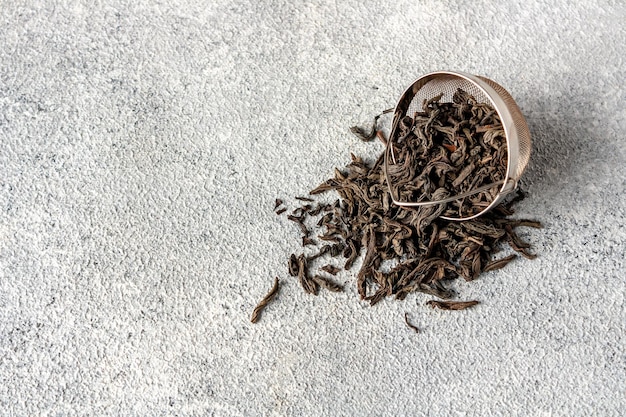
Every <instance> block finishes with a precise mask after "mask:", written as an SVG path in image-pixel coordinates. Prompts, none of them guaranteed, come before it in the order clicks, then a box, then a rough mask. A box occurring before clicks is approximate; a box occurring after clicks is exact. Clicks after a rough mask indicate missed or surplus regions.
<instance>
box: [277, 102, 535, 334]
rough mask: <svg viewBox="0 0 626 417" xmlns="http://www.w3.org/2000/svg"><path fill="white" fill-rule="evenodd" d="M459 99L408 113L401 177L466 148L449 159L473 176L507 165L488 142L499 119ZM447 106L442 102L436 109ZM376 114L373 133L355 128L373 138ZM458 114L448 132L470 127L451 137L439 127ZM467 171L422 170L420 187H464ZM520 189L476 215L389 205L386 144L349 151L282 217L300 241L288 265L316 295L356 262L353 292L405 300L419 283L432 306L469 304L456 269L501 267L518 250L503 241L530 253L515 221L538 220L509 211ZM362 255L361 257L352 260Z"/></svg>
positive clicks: (438, 190) (471, 273)
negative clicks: (368, 151)
mask: <svg viewBox="0 0 626 417" xmlns="http://www.w3.org/2000/svg"><path fill="white" fill-rule="evenodd" d="M455 101H458V102H457V103H452V104H449V103H448V104H446V105H445V106H442V105H441V104H440V103H438V102H437V100H431V101H429V102H425V103H424V114H417V115H416V116H415V118H410V119H411V121H409V120H406V125H407V126H408V127H407V131H406V132H405V134H404V137H403V139H402V141H400V144H399V146H398V149H397V154H398V155H399V157H398V160H399V161H402V162H401V163H402V164H403V165H404V166H405V168H406V169H405V170H404V171H403V172H404V173H405V174H404V175H405V176H406V177H407V178H409V180H407V182H410V181H411V180H412V181H414V180H415V178H417V177H420V175H421V173H420V172H417V173H416V170H418V169H421V170H422V171H424V170H428V172H429V173H431V171H434V170H432V169H431V168H430V167H429V164H430V162H432V160H433V158H438V159H437V161H438V162H440V163H445V164H447V165H450V166H454V164H455V163H454V162H453V158H454V155H455V153H457V152H459V150H461V151H462V152H464V153H467V155H465V156H463V155H461V156H458V157H457V158H456V159H455V160H456V161H465V162H462V163H463V164H468V163H469V164H470V165H472V166H473V167H472V170H471V172H470V174H472V175H474V178H476V175H478V177H479V178H481V175H480V173H481V172H485V171H489V172H490V173H491V174H494V173H495V174H494V175H491V174H490V175H488V176H487V177H489V178H487V177H485V176H482V178H483V179H481V180H480V181H483V180H486V181H493V178H494V176H495V177H497V176H498V175H500V174H502V175H503V174H504V173H503V172H502V170H501V168H499V167H500V166H501V164H502V158H505V160H506V152H504V155H503V153H502V151H501V148H502V146H503V144H502V143H500V144H499V145H498V147H497V149H496V147H494V146H493V143H494V141H498V140H502V139H497V138H498V137H501V135H500V134H498V133H493V132H497V131H499V129H500V128H501V126H499V125H498V121H497V120H495V119H494V115H493V114H491V113H490V110H489V109H485V108H483V109H481V110H478V111H477V110H476V109H475V108H474V107H476V106H482V105H481V104H480V103H476V102H475V101H473V102H472V98H471V97H464V98H459V97H455ZM466 104H467V105H468V106H469V107H467V106H466ZM472 106H474V107H472ZM444 107H445V108H446V109H447V110H446V111H442V110H441V109H442V108H444ZM459 107H460V108H461V110H460V111H459ZM454 112H456V114H457V115H460V116H461V117H463V118H465V119H466V120H465V121H461V122H458V120H456V119H455V116H450V114H449V113H454ZM433 113H436V114H435V116H433ZM442 113H444V115H443V116H444V118H443V119H442V120H441V121H439V122H438V121H437V120H438V118H437V117H438V116H439V115H441V114H442ZM472 114H473V115H474V116H472ZM426 117H428V118H430V124H429V123H428V122H427V123H423V119H424V118H426ZM415 120H418V122H417V123H416V122H415ZM376 121H377V118H376V119H375V121H374V127H373V129H372V132H369V133H367V132H364V131H363V129H359V128H353V129H352V131H353V132H354V133H356V134H358V135H359V136H361V137H362V138H363V139H367V140H370V139H372V138H373V137H375V136H376ZM455 123H456V124H457V125H458V126H456V127H455V129H456V130H455V131H454V132H452V133H451V134H452V138H453V139H454V138H457V137H458V136H459V135H458V131H459V129H460V130H461V131H463V130H466V132H465V133H464V134H463V135H464V137H465V139H458V138H457V139H454V140H456V142H453V140H451V139H450V136H449V134H448V133H446V132H443V133H442V131H445V130H446V129H441V126H442V125H444V124H452V125H454V124H455ZM417 125H421V126H422V128H421V130H418V129H416V126H417ZM433 126H434V127H433ZM481 126H492V129H491V130H489V129H486V128H482V129H481ZM448 127H449V126H448ZM477 130H478V134H477ZM424 132H427V133H428V132H430V133H429V134H424ZM490 132H492V133H490ZM425 138H426V139H425ZM489 138H491V140H488V139H489ZM470 139H471V142H470ZM470 143H471V145H472V146H470ZM446 145H450V146H446ZM489 155H491V156H492V157H489ZM407 161H408V162H407ZM468 161H469V162H468ZM440 165H441V164H440ZM485 167H486V168H485ZM492 167H495V168H492ZM505 167H506V166H505ZM481 170H482V171H481ZM465 171H467V170H465V169H464V168H462V167H460V166H455V167H454V169H449V170H447V173H446V172H443V171H441V172H440V173H439V174H441V175H440V176H439V177H433V176H432V175H431V176H428V180H427V181H425V182H424V183H423V184H422V187H424V186H425V184H426V183H428V182H429V183H430V185H429V187H431V188H430V191H429V194H430V195H429V196H428V198H435V199H436V198H441V196H442V195H450V194H449V193H456V192H458V191H459V190H463V187H468V186H472V185H473V186H476V180H472V181H471V182H466V181H465V179H464V180H462V181H459V180H458V178H459V176H465V177H466V178H468V177H469V174H466V172H465ZM400 172H402V171H400V170H399V171H396V172H395V173H394V175H401V174H400ZM439 174H438V175H439ZM422 178H424V177H423V176H422ZM485 178H486V179H485ZM403 180H404V179H401V181H403ZM480 181H479V182H480ZM458 186H461V188H459V187H458ZM455 187H456V188H455ZM416 190H417V188H416V189H414V191H413V192H416ZM433 190H434V191H433ZM333 192H334V193H336V194H337V195H338V197H339V198H337V199H336V200H334V202H332V203H329V202H324V201H316V200H315V198H316V197H318V195H320V194H323V193H333ZM320 197H322V196H320ZM491 197H493V196H491ZM491 197H490V196H485V195H483V196H477V197H475V199H474V200H473V202H472V203H475V204H478V203H481V204H486V203H488V201H489V198H491ZM521 198H523V193H521V192H518V193H517V195H516V196H515V197H514V198H512V199H510V200H509V201H508V202H506V203H503V204H500V205H499V206H497V207H495V208H494V209H492V210H491V211H489V212H487V213H484V214H483V215H481V216H479V217H477V218H475V219H471V220H464V221H452V220H445V219H443V218H441V217H440V216H441V215H442V213H444V212H445V211H446V210H455V211H457V213H458V210H459V206H458V205H457V206H454V205H453V204H442V205H430V206H420V207H415V208H403V207H400V206H398V205H395V204H393V202H392V199H391V196H390V194H389V189H388V185H387V179H386V177H385V170H384V152H383V153H381V155H380V156H379V157H378V158H377V159H376V160H374V161H371V162H367V161H366V160H364V159H362V158H361V157H358V156H355V155H351V161H350V163H349V164H348V165H347V166H346V167H345V168H343V169H335V174H334V176H333V177H332V178H330V179H328V180H326V181H325V182H323V183H322V184H320V185H319V186H318V187H316V188H315V189H313V190H311V191H310V197H296V199H297V200H299V201H300V202H301V204H300V206H299V207H297V208H296V209H294V210H292V211H291V212H290V214H288V216H287V217H288V219H289V220H291V221H293V222H294V223H295V224H296V225H297V227H298V228H299V229H300V231H301V233H302V246H303V250H302V252H300V253H294V254H292V255H291V256H290V258H289V260H288V265H287V266H288V268H287V270H288V273H289V275H291V276H292V277H294V278H296V279H297V280H298V281H299V283H300V285H301V286H302V288H303V289H304V291H305V292H307V293H309V294H315V295H316V294H318V292H319V291H320V290H321V289H327V290H330V291H341V290H342V287H341V285H339V284H338V283H337V282H335V280H334V276H335V275H336V274H337V273H338V272H339V271H341V270H342V269H344V270H353V269H354V267H355V266H357V267H358V271H357V272H356V287H357V291H358V294H359V295H360V297H361V299H363V300H366V301H368V302H369V303H370V304H371V305H375V304H376V303H378V302H380V301H381V300H383V299H384V298H386V297H393V298H395V299H398V300H402V299H404V298H405V297H406V296H407V295H408V294H409V293H412V292H421V293H425V294H428V295H430V296H434V297H437V298H439V299H440V300H430V301H429V302H428V304H429V305H431V306H433V307H438V308H442V309H446V310H460V309H464V308H468V307H471V306H473V305H475V304H477V303H478V302H477V301H454V300H453V299H454V298H456V294H454V292H453V291H452V290H451V288H450V287H451V286H450V283H451V281H453V280H455V279H458V278H459V277H462V278H464V279H465V280H466V281H471V280H474V279H476V278H477V277H478V276H479V275H480V274H481V273H482V272H486V271H491V270H495V269H499V268H502V267H504V266H505V265H506V264H507V263H509V262H510V261H512V260H513V259H515V258H516V257H517V255H516V254H515V253H514V254H512V255H508V256H499V253H500V252H501V250H502V249H503V248H504V247H506V246H507V245H508V246H510V247H511V248H512V249H513V251H514V252H516V253H518V254H520V255H521V256H523V257H526V258H529V259H533V258H534V257H535V255H534V254H532V253H531V252H530V251H529V248H530V245H529V244H528V243H526V242H524V241H522V239H520V237H519V236H518V234H517V233H516V229H517V228H518V227H523V226H525V227H535V228H539V227H541V224H540V223H539V222H537V221H531V220H521V219H513V218H511V217H510V216H511V215H512V214H513V205H514V204H515V202H516V201H519V200H520V199H521ZM320 200H323V199H322V198H320ZM332 200H333V199H332V198H331V199H326V201H332ZM275 211H276V213H277V214H281V213H283V212H284V211H285V207H284V205H283V202H282V200H276V207H275ZM304 247H306V250H305V249H304ZM305 252H306V253H308V254H305ZM363 254H364V255H363ZM361 255H363V258H362V261H361V262H358V260H359V259H360V256H361ZM407 324H409V322H408V320H407ZM409 326H411V327H413V326H412V325H410V324H409Z"/></svg>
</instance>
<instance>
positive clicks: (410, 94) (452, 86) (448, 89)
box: [385, 71, 531, 220]
mask: <svg viewBox="0 0 626 417" xmlns="http://www.w3.org/2000/svg"><path fill="white" fill-rule="evenodd" d="M458 88H461V89H463V90H465V91H466V92H468V93H470V94H471V95H472V96H474V98H475V99H476V100H477V101H478V102H482V103H487V104H490V105H491V106H492V107H493V108H494V109H495V110H496V112H497V113H498V115H499V117H500V121H501V122H502V126H503V128H504V132H505V136H506V146H507V167H506V176H505V178H504V179H503V180H501V181H497V182H494V183H491V184H487V185H484V186H481V187H478V188H475V189H473V190H470V191H468V192H465V193H462V194H457V195H455V196H452V197H449V198H445V199H441V200H433V201H419V202H416V201H402V200H400V199H399V197H398V196H397V194H396V193H395V191H394V186H393V184H391V183H389V184H388V185H389V191H390V194H391V198H392V200H393V202H394V203H395V204H397V205H399V206H403V207H417V206H426V205H434V204H444V203H448V202H450V201H455V200H460V199H463V198H465V197H468V196H470V195H473V194H476V193H479V192H481V191H485V190H488V189H490V188H494V187H500V189H499V191H498V193H497V194H496V197H495V198H494V199H493V200H492V202H491V203H490V204H489V205H488V206H487V207H485V208H484V209H483V210H482V211H480V212H478V213H476V214H474V215H471V216H467V217H461V216H459V217H445V216H442V217H443V218H445V219H448V220H469V219H473V218H475V217H478V216H480V215H481V214H483V213H485V212H487V211H488V210H490V209H492V208H493V207H495V206H496V205H498V204H499V203H500V202H501V201H502V199H503V198H504V197H505V196H506V195H507V194H508V193H510V192H511V191H513V190H515V188H516V187H517V182H518V180H519V178H520V177H521V175H522V173H523V172H524V169H525V168H526V165H527V164H528V160H529V159H530V150H531V142H530V132H529V130H528V126H527V124H526V121H525V120H524V116H522V112H521V111H520V109H519V107H517V104H515V101H514V100H513V98H512V97H511V95H510V94H509V93H508V92H507V91H506V90H505V89H504V88H502V86H500V85H499V84H497V83H495V82H493V81H492V80H490V79H487V78H484V77H480V76H476V75H471V74H466V73H463V72H456V71H438V72H433V73H430V74H427V75H424V76H423V77H420V78H419V79H417V81H415V82H414V83H413V84H412V85H411V86H410V87H409V88H408V89H407V90H406V91H405V92H404V94H403V95H402V96H401V97H400V100H399V101H398V104H397V105H396V108H395V111H394V117H393V123H392V127H391V133H390V135H389V140H388V142H387V148H386V151H385V172H386V173H387V172H388V169H389V166H390V165H391V164H394V163H395V161H396V158H395V155H394V151H393V148H394V146H392V145H393V144H394V142H395V141H397V140H398V135H399V124H400V121H401V120H402V119H403V118H404V117H405V116H407V115H413V114H414V113H415V112H416V111H420V110H421V108H422V103H423V102H424V100H425V99H426V100H429V99H431V98H433V97H435V96H438V95H440V94H442V93H443V96H442V98H441V101H442V102H450V101H452V96H453V94H454V93H455V91H456V90H457V89H458ZM386 176H387V178H390V177H389V175H386Z"/></svg>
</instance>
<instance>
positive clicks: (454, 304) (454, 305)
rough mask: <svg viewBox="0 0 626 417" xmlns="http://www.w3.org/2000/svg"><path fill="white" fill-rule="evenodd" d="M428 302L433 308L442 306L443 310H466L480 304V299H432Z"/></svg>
mask: <svg viewBox="0 0 626 417" xmlns="http://www.w3.org/2000/svg"><path fill="white" fill-rule="evenodd" d="M426 304H428V305H429V306H431V307H432V308H435V307H436V308H440V309H442V310H465V309H466V308H470V307H474V306H475V305H476V304H480V302H479V301H436V300H430V301H427V302H426Z"/></svg>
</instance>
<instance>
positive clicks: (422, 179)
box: [388, 88, 507, 217]
mask: <svg viewBox="0 0 626 417" xmlns="http://www.w3.org/2000/svg"><path fill="white" fill-rule="evenodd" d="M442 96H443V94H440V95H438V96H436V97H434V98H432V99H430V100H425V101H424V103H423V106H422V111H420V112H416V113H415V114H414V115H413V117H411V116H408V115H407V116H405V117H404V118H403V119H402V120H401V121H400V124H399V134H398V139H397V140H396V141H394V142H393V143H392V145H391V146H393V154H394V156H395V163H393V164H391V165H390V167H389V170H388V175H389V181H390V182H391V184H393V187H394V190H395V192H394V194H395V195H396V196H398V198H399V200H401V201H416V202H419V201H425V200H430V201H434V200H440V199H443V198H447V197H450V196H454V195H458V194H462V193H464V192H467V191H472V190H474V189H477V188H479V187H481V186H488V185H489V184H493V183H497V182H498V181H502V180H504V178H505V176H506V168H507V146H506V137H505V133H504V128H503V126H502V123H501V121H500V118H499V116H498V113H497V112H496V111H495V109H494V108H493V107H492V106H491V105H489V104H486V103H480V102H478V101H477V100H476V99H475V98H474V97H473V96H472V95H470V94H469V93H467V92H466V91H464V90H462V89H460V88H459V89H457V90H456V92H455V93H454V95H453V97H452V102H450V103H443V102H441V101H440V100H441V97H442ZM498 189H499V187H498V186H494V187H492V188H489V189H488V190H486V191H482V192H479V193H476V194H474V195H471V196H469V197H466V198H464V199H461V200H455V201H453V202H450V203H448V204H447V205H441V206H440V207H439V208H438V211H440V212H437V216H439V215H444V216H450V217H455V216H458V217H470V216H472V215H474V214H477V213H479V212H481V211H483V210H484V209H485V208H486V207H487V206H489V204H491V202H492V201H493V200H494V199H495V198H496V196H497V194H498Z"/></svg>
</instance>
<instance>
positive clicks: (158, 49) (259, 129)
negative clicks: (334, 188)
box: [0, 0, 626, 416]
mask: <svg viewBox="0 0 626 417" xmlns="http://www.w3.org/2000/svg"><path fill="white" fill-rule="evenodd" d="M207 3H208V4H207ZM383 3H384V2H375V1H369V0H358V1H356V0H348V1H344V2H325V1H307V2H289V1H246V0H229V1H223V0H217V1H210V2H179V1H174V2H171V1H169V2H143V1H127V2H126V1H117V0H111V1H104V2H96V4H92V2H84V3H81V2H75V1H68V2H61V3H59V4H56V5H52V3H51V2H48V5H42V4H41V2H34V1H0V209H1V214H0V409H2V410H4V411H2V414H3V415H11V416H26V415H42V416H47V415H54V416H65V415H67V416H70V415H111V416H116V415H146V416H148V415H149V416H159V415H178V416H195V415H203V416H204V415H210V416H256V415H259V416H260V415H268V416H285V415H316V416H338V415H359V416H381V415H382V416H401V415H428V416H448V415H468V416H472V415H476V416H488V415H511V416H515V415H520V416H573V415H602V416H618V415H621V413H623V412H624V410H626V394H625V392H624V386H625V385H626V358H625V354H624V345H625V343H626V334H625V327H624V323H626V308H625V305H624V293H625V280H626V278H625V275H624V266H625V265H624V258H625V255H626V249H625V247H626V243H625V241H626V229H625V226H624V223H625V219H626V193H625V192H624V191H626V168H625V167H626V151H625V148H626V137H625V134H624V132H625V131H626V110H625V107H624V103H625V102H626V100H625V99H626V94H625V90H624V84H625V81H626V77H625V76H624V73H625V71H624V68H625V62H624V51H625V50H626V30H625V26H624V22H625V21H626V7H625V5H624V3H623V2H621V1H608V0H605V1H602V0H598V1H588V0H578V1H556V2H555V1H538V0H529V1H526V0H525V1H521V0H520V1H507V2H499V1H488V0H478V1H434V0H411V1H401V2H396V4H394V5H384V4H383ZM501 3H502V4H501ZM438 69H456V70H462V71H467V72H470V73H476V74H480V75H485V76H488V77H490V78H492V79H494V80H496V81H497V82H499V83H500V84H502V85H504V86H505V87H506V88H507V89H508V90H509V91H510V92H511V94H512V95H513V97H515V98H516V100H517V102H518V104H519V105H520V107H521V109H522V111H523V113H524V114H525V115H526V117H527V120H528V123H529V126H530V128H531V133H532V135H533V139H534V144H533V152H534V153H533V156H532V159H531V163H530V166H529V168H528V170H527V172H526V175H525V177H524V180H523V185H524V187H525V189H526V190H527V191H528V193H529V197H528V198H527V199H526V200H525V201H523V202H522V203H520V204H519V206H518V216H520V217H529V218H534V219H538V220H541V221H542V222H544V224H545V226H546V227H545V229H543V230H525V231H524V233H522V236H523V237H524V238H525V239H527V240H529V241H531V242H532V243H533V245H534V248H535V250H536V252H537V253H538V254H539V255H540V256H539V258H538V259H536V260H535V261H527V260H525V259H519V260H517V261H515V262H513V263H511V264H510V265H509V266H507V267H506V268H505V269H503V270H500V271H495V272H491V273H487V274H484V275H483V276H481V278H480V279H479V280H478V281H475V282H472V283H462V282H459V283H457V288H458V289H459V292H460V293H461V295H462V297H463V298H466V299H479V300H482V301H483V304H481V305H480V306H478V307H477V308H474V309H472V310H467V311H463V312H442V311H435V310H431V309H430V308H428V307H426V306H425V305H424V302H425V301H426V300H427V299H428V297H426V296H424V295H422V294H415V295H411V296H410V297H408V298H407V300H405V301H404V302H396V301H393V300H389V301H385V302H382V303H380V304H379V305H377V306H375V307H374V308H370V307H369V306H368V305H367V304H366V303H364V302H361V301H360V300H359V299H358V296H357V294H356V289H355V287H354V277H353V274H349V273H344V274H343V275H340V276H339V279H340V280H341V281H342V282H345V283H347V289H348V290H347V292H346V293H343V294H339V295H336V294H329V293H322V294H321V295H320V296H318V297H312V296H308V295H306V294H304V293H303V292H302V291H301V289H300V288H299V287H298V285H297V283H296V282H295V281H294V280H292V279H287V276H286V275H287V274H286V270H285V261H286V259H287V257H288V255H289V254H290V253H291V252H292V251H294V250H296V249H297V248H298V241H299V233H298V230H297V229H296V228H295V227H294V226H293V224H291V223H290V222H288V221H287V220H286V219H285V218H283V217H277V216H275V215H274V214H273V212H272V209H273V204H274V199H275V198H276V197H282V198H284V199H285V200H286V202H287V203H288V204H289V205H291V206H292V207H293V204H295V201H294V200H293V199H291V197H292V196H295V195H299V194H304V193H306V192H307V191H308V190H309V189H311V188H312V187H314V186H316V185H317V184H319V183H320V182H321V181H323V180H325V179H326V178H327V177H328V176H330V175H331V174H332V171H333V168H334V167H335V166H343V165H345V164H346V163H347V162H348V161H349V155H350V152H354V153H356V154H359V155H363V156H366V157H374V156H375V155H377V154H378V153H379V152H380V151H381V149H380V146H379V144H377V143H369V144H364V143H359V142H358V141H357V140H356V139H355V138H354V137H353V136H351V135H350V133H349V131H348V127H349V126H352V125H354V124H356V123H366V122H368V121H369V120H370V118H371V116H373V115H374V114H376V113H378V112H379V111H381V110H383V109H385V108H388V107H390V106H393V105H394V104H395V101H396V99H397V98H399V96H400V94H401V93H402V91H403V90H404V88H406V87H407V86H408V85H409V84H410V83H411V82H412V81H413V80H414V79H415V78H417V77H418V76H420V75H421V74H424V73H427V72H430V71H434V70H438ZM276 275H279V276H280V277H281V278H285V279H286V281H285V285H284V287H283V290H282V292H281V294H280V296H279V297H278V298H277V300H276V302H275V303H274V304H272V305H271V306H270V307H268V309H267V310H266V312H265V314H264V316H263V317H262V319H261V321H260V322H259V323H258V324H256V325H252V324H251V323H250V322H249V317H250V313H251V311H252V308H253V307H254V305H255V304H256V302H257V301H258V300H259V299H260V297H262V295H263V294H264V293H265V292H266V291H267V289H269V287H270V286H271V283H272V280H273V277H274V276H276ZM404 312H409V313H410V314H411V317H412V319H413V321H415V322H416V323H417V324H418V325H419V326H420V328H421V329H422V333H421V334H414V333H412V332H411V331H410V330H409V329H407V328H406V326H405V324H404V322H403V315H404ZM620 410H621V411H620ZM622 415H623V414H622Z"/></svg>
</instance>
